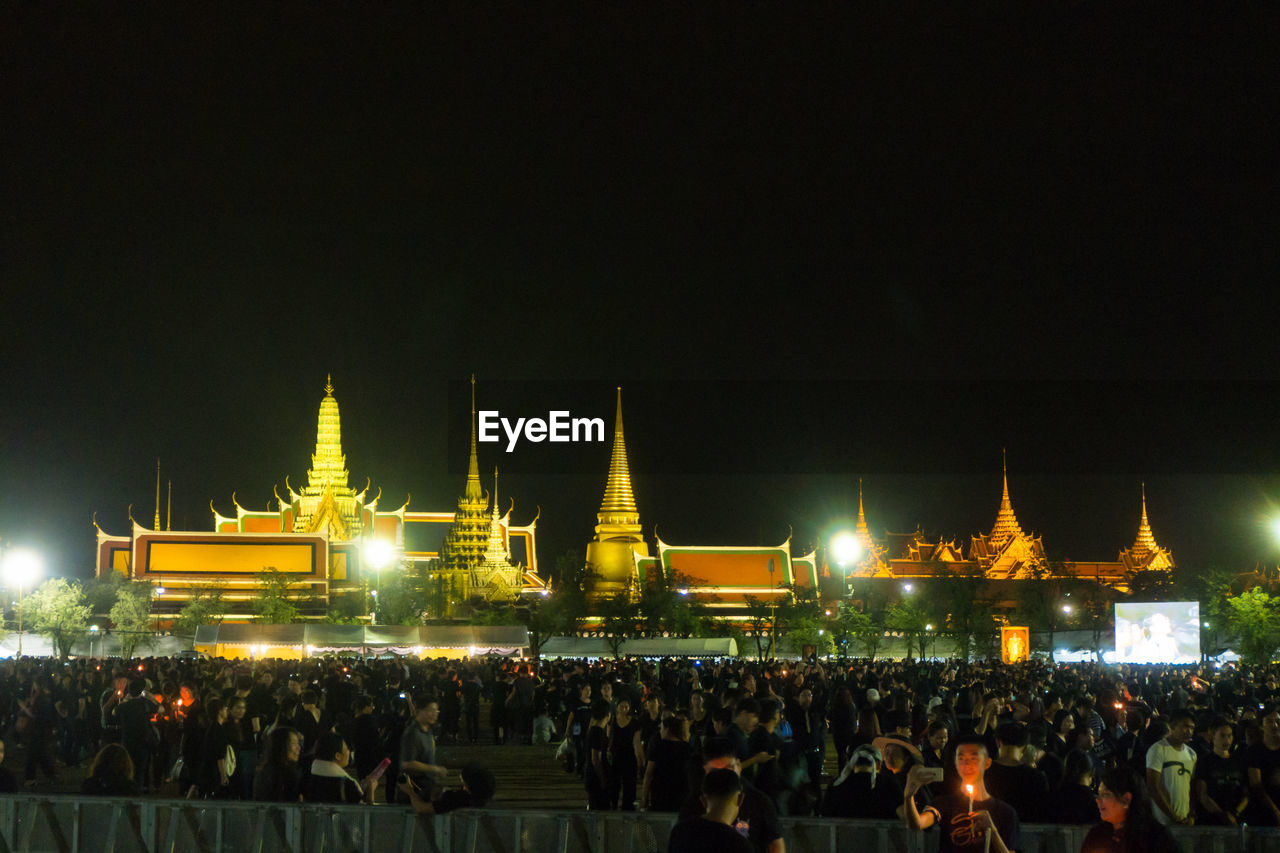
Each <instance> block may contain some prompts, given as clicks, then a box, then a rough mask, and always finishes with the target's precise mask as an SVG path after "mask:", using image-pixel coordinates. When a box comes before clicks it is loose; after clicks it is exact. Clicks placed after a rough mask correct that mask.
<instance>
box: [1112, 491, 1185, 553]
mask: <svg viewBox="0 0 1280 853" xmlns="http://www.w3.org/2000/svg"><path fill="white" fill-rule="evenodd" d="M1120 562H1121V563H1123V564H1124V565H1125V568H1126V569H1127V570H1128V571H1131V572H1151V571H1169V570H1171V569H1172V568H1173V557H1172V556H1171V555H1170V554H1169V552H1168V551H1166V550H1165V549H1164V548H1161V547H1160V546H1159V545H1158V544H1156V537H1155V534H1154V533H1152V532H1151V524H1150V522H1148V521H1147V484H1146V483H1143V484H1142V520H1141V521H1139V522H1138V538H1137V539H1135V540H1134V542H1133V547H1132V548H1126V549H1124V550H1123V551H1121V552H1120Z"/></svg>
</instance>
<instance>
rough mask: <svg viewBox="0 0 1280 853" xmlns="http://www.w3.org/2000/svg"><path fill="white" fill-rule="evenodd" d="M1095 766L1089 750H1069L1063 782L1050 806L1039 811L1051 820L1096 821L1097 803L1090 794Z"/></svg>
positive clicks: (1087, 822) (1088, 822)
mask: <svg viewBox="0 0 1280 853" xmlns="http://www.w3.org/2000/svg"><path fill="white" fill-rule="evenodd" d="M1095 767H1096V766H1095V765H1094V763H1093V756H1092V755H1090V754H1089V753H1087V752H1085V751H1083V750H1080V749H1073V750H1071V751H1070V752H1068V753H1067V760H1066V761H1065V762H1064V769H1063V779H1062V784H1061V785H1060V786H1059V787H1058V790H1057V791H1056V792H1055V795H1054V797H1053V803H1052V805H1051V806H1050V808H1048V809H1046V810H1045V811H1044V812H1042V814H1044V815H1045V816H1046V817H1047V818H1048V819H1050V820H1051V821H1052V822H1054V823H1071V824H1077V825H1082V824H1095V823H1097V822H1098V802H1097V800H1096V798H1095V797H1094V794H1093V777H1094V771H1095Z"/></svg>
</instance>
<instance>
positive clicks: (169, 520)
mask: <svg viewBox="0 0 1280 853" xmlns="http://www.w3.org/2000/svg"><path fill="white" fill-rule="evenodd" d="M164 529H165V530H172V529H173V480H170V481H169V505H168V506H167V507H166V508H165V519H164Z"/></svg>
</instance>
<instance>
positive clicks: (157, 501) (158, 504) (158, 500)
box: [152, 459, 160, 530]
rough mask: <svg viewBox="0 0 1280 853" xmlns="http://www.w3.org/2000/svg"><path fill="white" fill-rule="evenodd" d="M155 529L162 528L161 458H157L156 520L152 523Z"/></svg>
mask: <svg viewBox="0 0 1280 853" xmlns="http://www.w3.org/2000/svg"><path fill="white" fill-rule="evenodd" d="M152 529H153V530H159V529H160V460H159V459H157V460H156V522H155V524H154V525H152Z"/></svg>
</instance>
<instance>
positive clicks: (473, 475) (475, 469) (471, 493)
mask: <svg viewBox="0 0 1280 853" xmlns="http://www.w3.org/2000/svg"><path fill="white" fill-rule="evenodd" d="M497 476H498V474H497V469H496V468H495V469H494V479H495V481H496V480H497ZM464 495H465V496H466V499H467V500H469V501H479V500H480V499H481V498H480V462H479V460H478V458H477V457H476V375H475V374H474V373H473V374H471V461H470V462H469V463H468V464H467V488H466V491H465V492H464ZM497 505H498V504H497V501H496V500H495V502H494V506H495V507H496V506H497Z"/></svg>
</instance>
